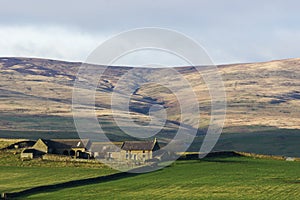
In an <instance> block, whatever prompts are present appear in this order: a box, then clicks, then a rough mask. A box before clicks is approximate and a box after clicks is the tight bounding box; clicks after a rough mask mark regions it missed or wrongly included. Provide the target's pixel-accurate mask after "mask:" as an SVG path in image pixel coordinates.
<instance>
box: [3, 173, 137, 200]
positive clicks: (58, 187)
mask: <svg viewBox="0 0 300 200" xmlns="http://www.w3.org/2000/svg"><path fill="white" fill-rule="evenodd" d="M138 175H140V174H139V173H135V172H134V170H131V171H129V172H120V173H116V174H111V175H106V176H100V177H95V178H87V179H81V180H73V181H68V182H64V183H58V184H53V185H43V186H38V187H34V188H30V189H27V190H23V191H20V192H14V193H5V194H2V196H1V198H0V199H15V198H16V199H19V198H24V197H26V196H29V195H33V194H37V193H44V192H53V191H57V190H61V189H66V188H72V187H77V186H83V185H91V184H97V183H104V182H109V181H114V180H119V179H123V178H128V177H134V176H138Z"/></svg>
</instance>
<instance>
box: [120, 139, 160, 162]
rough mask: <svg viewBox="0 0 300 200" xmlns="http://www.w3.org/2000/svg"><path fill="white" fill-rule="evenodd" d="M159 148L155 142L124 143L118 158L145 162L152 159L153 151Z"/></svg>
mask: <svg viewBox="0 0 300 200" xmlns="http://www.w3.org/2000/svg"><path fill="white" fill-rule="evenodd" d="M159 149H160V147H159V145H158V143H157V140H156V139H154V140H153V141H125V142H124V143H123V145H122V147H121V152H120V156H121V159H125V160H137V161H145V160H149V159H152V158H153V157H154V151H157V150H159Z"/></svg>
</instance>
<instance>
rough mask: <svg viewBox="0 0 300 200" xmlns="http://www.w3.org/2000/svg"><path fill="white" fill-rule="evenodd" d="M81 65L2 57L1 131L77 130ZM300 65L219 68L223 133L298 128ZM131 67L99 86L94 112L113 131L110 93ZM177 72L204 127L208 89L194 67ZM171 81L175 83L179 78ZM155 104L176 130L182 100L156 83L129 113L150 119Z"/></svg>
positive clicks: (111, 73) (109, 74)
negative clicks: (194, 99) (224, 109)
mask: <svg viewBox="0 0 300 200" xmlns="http://www.w3.org/2000/svg"><path fill="white" fill-rule="evenodd" d="M80 65H81V63H78V62H64V61H56V60H47V59H35V58H0V74H1V75H0V102H1V103H0V130H3V131H4V130H7V131H51V132H56V131H57V132H59V131H66V132H67V131H75V128H74V124H73V120H72V112H71V102H72V90H73V84H74V81H75V79H76V73H77V71H78V69H79V67H80ZM299 67H300V59H287V60H278V61H271V62H263V63H249V64H233V65H223V66H219V67H218V68H219V70H220V72H221V74H222V78H223V81H224V84H225V90H226V95H227V104H228V107H227V116H226V123H225V131H228V132H230V131H232V130H235V131H237V130H238V131H251V130H252V129H256V128H266V129H268V128H269V127H275V128H288V129H300V72H299ZM129 69H130V68H128V67H110V68H109V69H107V70H106V73H105V76H103V78H102V79H101V81H100V86H99V88H98V89H97V97H96V113H97V115H98V117H99V120H100V123H103V124H104V125H105V126H106V127H107V131H110V132H112V131H114V132H115V133H118V131H119V130H118V129H116V127H115V124H114V122H113V120H112V116H111V111H110V95H111V92H112V90H113V88H114V87H115V85H116V82H117V81H118V79H119V78H120V77H121V76H122V75H123V74H125V73H126V72H127V71H128V70H129ZM145 70H147V69H145ZM157 70H159V69H157ZM178 71H179V72H180V73H181V74H182V75H183V76H184V77H185V78H186V79H187V80H189V82H190V83H191V85H192V86H193V87H194V89H195V92H196V94H197V95H198V98H199V102H200V110H201V114H202V115H201V119H202V120H201V125H200V128H202V129H205V128H206V127H207V125H208V120H209V111H210V98H209V93H208V91H207V88H206V87H205V84H204V82H203V81H201V77H200V76H199V73H197V72H196V70H195V69H194V68H193V67H181V68H178ZM171 84H176V80H174V83H171ZM184 89H185V88H182V90H184ZM188 89H190V88H188ZM153 104H160V105H163V106H165V107H166V108H167V111H168V114H169V118H168V119H169V121H168V123H167V127H166V131H168V130H176V129H177V126H178V120H179V117H180V115H179V107H178V102H177V101H176V98H175V96H174V94H172V93H171V92H170V91H169V90H167V89H166V88H162V87H160V86H158V85H155V84H152V85H151V84H150V85H145V86H142V87H141V88H139V89H138V90H137V91H136V92H135V93H134V94H133V95H132V102H131V111H132V113H131V114H132V116H133V117H134V118H135V120H136V121H137V123H147V122H148V120H149V118H148V116H147V113H148V108H149V107H150V106H151V105H153ZM121 114H124V113H121ZM124 115H126V114H124ZM245 127H248V128H246V129H245ZM194 128H197V127H194ZM0 137H1V136H0Z"/></svg>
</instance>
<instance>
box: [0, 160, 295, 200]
mask: <svg viewBox="0 0 300 200" xmlns="http://www.w3.org/2000/svg"><path fill="white" fill-rule="evenodd" d="M9 159H15V158H14V157H11V158H9ZM1 160H2V159H1ZM40 162H41V161H40ZM11 165H12V164H11ZM52 165H56V166H55V167H53V166H48V165H45V164H42V165H40V166H38V165H31V166H14V167H12V166H4V163H3V161H1V166H0V174H1V178H0V191H5V192H13V191H20V190H24V189H29V188H34V187H36V186H41V185H53V184H57V185H55V186H54V187H53V186H52V187H51V188H48V189H47V187H46V188H44V189H43V190H38V191H32V192H29V193H25V194H24V195H22V196H20V197H19V199H131V200H132V199H299V198H300V162H287V161H278V160H270V159H257V158H256V159H255V158H251V157H215V158H206V159H203V160H181V161H176V162H175V163H173V164H172V165H171V166H169V167H166V168H164V169H162V170H159V171H155V172H152V173H146V174H137V175H130V174H129V175H128V174H127V175H126V174H125V175H120V176H119V177H117V178H113V179H108V180H103V179H101V177H102V176H103V175H107V174H111V173H115V171H113V170H111V169H109V168H106V167H102V168H89V167H88V166H84V165H82V166H75V165H74V166H72V165H69V166H63V164H55V163H53V164H52ZM94 177H100V178H97V179H94ZM82 179H85V181H84V182H82V181H80V180H82ZM70 180H78V182H77V183H76V181H75V182H74V185H72V184H59V183H62V182H68V181H70Z"/></svg>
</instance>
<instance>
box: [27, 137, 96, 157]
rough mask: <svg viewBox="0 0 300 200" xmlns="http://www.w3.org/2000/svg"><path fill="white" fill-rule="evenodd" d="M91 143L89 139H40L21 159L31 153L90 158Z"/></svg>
mask: <svg viewBox="0 0 300 200" xmlns="http://www.w3.org/2000/svg"><path fill="white" fill-rule="evenodd" d="M90 145H91V143H90V141H89V140H88V139H85V140H81V139H53V140H46V139H38V140H37V141H36V143H35V144H34V145H33V146H32V147H31V148H28V149H25V150H23V152H22V154H21V157H26V156H30V155H29V154H28V153H30V152H39V153H33V157H36V156H34V155H42V154H48V153H49V154H60V155H66V156H71V157H74V158H89V157H90V152H88V150H87V149H89V147H90Z"/></svg>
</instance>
